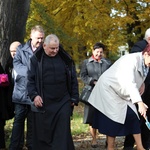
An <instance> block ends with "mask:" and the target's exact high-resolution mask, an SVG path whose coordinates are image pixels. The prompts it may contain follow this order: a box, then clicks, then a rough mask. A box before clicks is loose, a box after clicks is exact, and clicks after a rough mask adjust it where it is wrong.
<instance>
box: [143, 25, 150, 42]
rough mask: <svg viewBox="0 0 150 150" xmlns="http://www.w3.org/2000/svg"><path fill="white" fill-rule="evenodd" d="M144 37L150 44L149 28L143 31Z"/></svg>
mask: <svg viewBox="0 0 150 150" xmlns="http://www.w3.org/2000/svg"><path fill="white" fill-rule="evenodd" d="M144 39H145V40H146V41H147V42H148V44H150V28H148V29H147V30H146V31H145V37H144Z"/></svg>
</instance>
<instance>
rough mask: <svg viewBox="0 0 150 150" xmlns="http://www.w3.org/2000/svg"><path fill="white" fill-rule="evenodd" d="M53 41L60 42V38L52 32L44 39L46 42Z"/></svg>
mask: <svg viewBox="0 0 150 150" xmlns="http://www.w3.org/2000/svg"><path fill="white" fill-rule="evenodd" d="M51 41H55V42H56V43H59V39H58V37H57V36H56V35H55V34H50V35H48V36H47V37H46V38H45V40H44V44H46V45H47V44H49V43H50V42H51Z"/></svg>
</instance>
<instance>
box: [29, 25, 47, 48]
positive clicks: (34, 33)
mask: <svg viewBox="0 0 150 150" xmlns="http://www.w3.org/2000/svg"><path fill="white" fill-rule="evenodd" d="M30 39H31V44H32V46H33V47H34V48H38V47H39V46H40V45H41V44H43V41H44V30H43V28H42V27H41V26H39V25H36V26H34V27H33V28H32V29H31V34H30Z"/></svg>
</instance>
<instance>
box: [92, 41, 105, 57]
mask: <svg viewBox="0 0 150 150" xmlns="http://www.w3.org/2000/svg"><path fill="white" fill-rule="evenodd" d="M104 49H105V46H104V44H102V43H100V42H97V43H95V44H94V46H93V51H92V54H93V56H94V58H95V59H96V60H99V59H101V58H102V57H103V52H104Z"/></svg>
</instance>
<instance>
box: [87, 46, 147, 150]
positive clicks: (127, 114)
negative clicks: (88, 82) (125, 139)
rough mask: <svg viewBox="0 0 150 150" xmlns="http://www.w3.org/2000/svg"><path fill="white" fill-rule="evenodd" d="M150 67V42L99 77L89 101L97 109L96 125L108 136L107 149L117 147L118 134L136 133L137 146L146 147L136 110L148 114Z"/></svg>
mask: <svg viewBox="0 0 150 150" xmlns="http://www.w3.org/2000/svg"><path fill="white" fill-rule="evenodd" d="M149 67H150V45H148V46H147V47H146V48H145V50H144V51H143V52H139V53H133V54H128V55H125V56H122V57H121V58H120V59H118V60H117V61H116V62H115V63H114V64H113V65H112V66H111V67H110V68H109V69H108V70H106V71H105V72H104V73H103V74H102V76H101V77H100V78H99V80H98V82H97V84H96V85H95V87H94V89H93V91H92V93H91V96H90V98H89V102H90V103H91V104H92V105H93V106H94V107H95V108H96V109H97V111H98V112H97V113H96V114H97V115H96V116H95V121H94V122H93V127H94V128H97V129H98V130H99V132H100V133H102V134H106V135H107V143H108V147H107V150H114V148H115V147H114V145H115V137H116V136H125V135H128V134H133V136H134V138H135V141H136V145H137V149H138V150H144V148H143V146H142V142H141V134H140V132H141V131H140V122H139V116H138V112H137V109H136V104H137V106H138V111H139V113H140V114H141V115H142V116H143V117H146V110H147V106H146V105H145V104H144V103H143V102H142V99H141V95H142V93H143V92H144V80H145V78H146V76H147V73H148V70H149Z"/></svg>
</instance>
